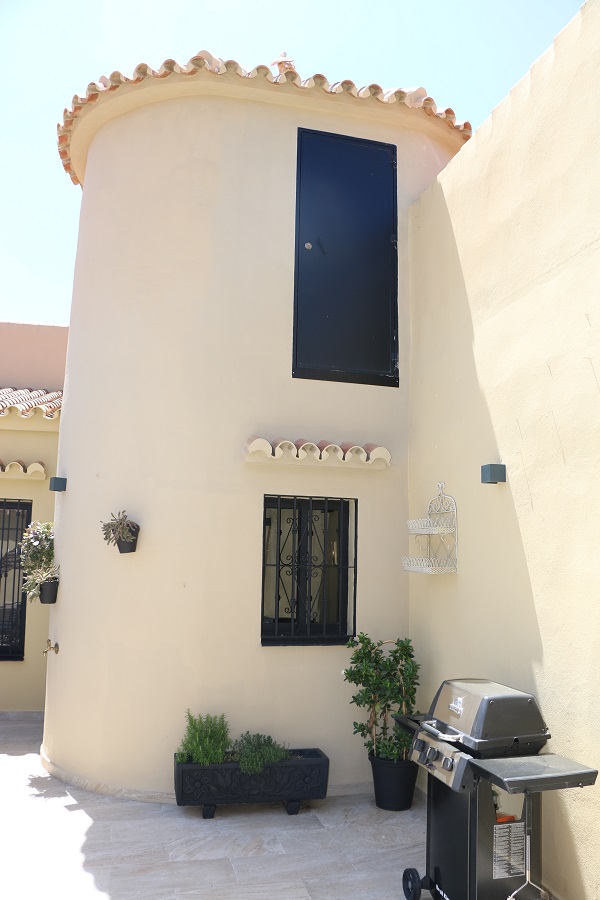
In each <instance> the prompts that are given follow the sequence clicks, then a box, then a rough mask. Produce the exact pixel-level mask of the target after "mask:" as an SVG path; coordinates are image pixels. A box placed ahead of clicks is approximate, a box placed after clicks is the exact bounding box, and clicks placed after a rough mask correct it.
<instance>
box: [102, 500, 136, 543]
mask: <svg viewBox="0 0 600 900" xmlns="http://www.w3.org/2000/svg"><path fill="white" fill-rule="evenodd" d="M100 524H101V525H102V537H103V538H104V540H105V541H106V543H107V544H108V545H109V547H110V545H111V544H114V545H115V546H116V547H118V549H119V553H135V551H136V548H137V541H138V535H139V533H140V526H139V525H138V524H137V522H134V521H133V520H132V519H130V518H129V516H128V515H127V513H126V512H125V510H123V511H122V512H118V513H117V515H116V516H115V514H114V513H111V514H110V519H109V521H108V522H101V523H100Z"/></svg>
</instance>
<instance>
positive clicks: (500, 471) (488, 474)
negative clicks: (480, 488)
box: [481, 463, 506, 484]
mask: <svg viewBox="0 0 600 900" xmlns="http://www.w3.org/2000/svg"><path fill="white" fill-rule="evenodd" d="M502 481H506V466H505V465H503V463H487V465H485V466H482V467H481V483H482V484H499V483H500V482H502Z"/></svg>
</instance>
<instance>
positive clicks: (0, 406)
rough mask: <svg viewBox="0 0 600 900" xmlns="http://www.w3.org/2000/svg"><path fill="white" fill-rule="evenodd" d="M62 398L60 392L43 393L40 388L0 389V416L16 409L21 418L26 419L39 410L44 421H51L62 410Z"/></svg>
mask: <svg viewBox="0 0 600 900" xmlns="http://www.w3.org/2000/svg"><path fill="white" fill-rule="evenodd" d="M62 396H63V392H62V391H44V390H42V389H41V388H40V389H39V390H30V389H29V388H10V387H8V388H0V416H5V415H7V414H8V413H9V412H10V410H11V409H16V410H18V411H19V413H20V414H21V416H22V417H23V418H28V417H29V416H31V415H32V414H33V413H34V412H35V410H36V409H40V410H42V412H43V415H44V418H45V419H53V418H54V417H55V416H56V415H57V414H58V413H59V412H60V410H61V408H62Z"/></svg>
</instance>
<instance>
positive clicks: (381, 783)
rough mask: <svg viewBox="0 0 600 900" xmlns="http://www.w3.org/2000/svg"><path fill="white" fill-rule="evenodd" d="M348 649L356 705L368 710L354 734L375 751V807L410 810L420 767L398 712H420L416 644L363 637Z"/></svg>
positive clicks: (348, 675) (371, 754)
mask: <svg viewBox="0 0 600 900" xmlns="http://www.w3.org/2000/svg"><path fill="white" fill-rule="evenodd" d="M347 646H348V648H350V649H351V650H352V656H351V658H350V665H349V666H348V668H347V669H344V672H343V675H344V679H345V680H346V681H348V682H349V683H350V684H354V685H356V686H357V687H358V688H359V690H358V691H357V692H356V694H354V696H353V697H352V700H351V701H350V702H351V703H354V704H355V705H356V706H360V707H361V708H364V709H366V710H367V721H366V722H354V734H360V735H361V737H362V738H363V739H364V744H365V747H366V748H367V750H368V752H369V760H370V762H371V768H372V771H373V786H374V789H375V803H376V805H377V806H379V807H380V808H381V809H392V810H401V809H409V808H410V806H411V805H412V801H413V794H414V790H415V782H416V778H417V771H418V767H417V764H416V763H414V762H411V761H410V760H409V758H408V753H409V749H410V743H411V738H410V735H409V734H407V732H406V731H404V730H403V729H402V728H400V726H399V725H397V724H396V722H395V721H394V719H393V713H396V712H398V711H400V712H401V713H402V714H403V715H409V714H410V713H412V712H413V711H414V704H415V694H416V690H417V685H418V684H419V664H418V663H417V662H416V661H415V658H414V653H413V648H412V644H411V641H410V639H409V638H397V639H396V640H395V641H381V640H380V641H374V640H373V639H372V638H370V637H369V636H368V635H366V634H363V633H361V634H359V635H358V637H357V638H352V639H351V640H350V641H349V642H348V644H347Z"/></svg>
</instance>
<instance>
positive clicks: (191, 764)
mask: <svg viewBox="0 0 600 900" xmlns="http://www.w3.org/2000/svg"><path fill="white" fill-rule="evenodd" d="M186 718H187V728H186V731H185V734H184V736H183V740H182V741H181V744H180V745H179V750H178V751H177V753H175V799H176V800H177V805H178V806H201V807H202V817H203V818H204V819H212V818H213V817H214V814H215V810H216V808H217V805H221V804H223V803H225V804H237V803H274V802H276V801H281V802H282V803H283V804H284V806H285V808H286V811H287V813H288V815H290V816H293V815H297V813H298V811H299V809H300V803H301V801H303V800H323V799H324V798H325V796H326V794H327V782H328V777H329V758H328V757H327V756H325V754H324V753H323V751H322V750H319V749H318V748H316V747H315V748H310V749H303V750H288V749H287V748H286V747H284V746H283V745H282V744H278V743H277V742H276V741H274V740H273V738H272V737H271V736H270V735H266V734H251V733H250V732H249V731H246V732H245V733H244V734H242V735H241V736H240V737H239V738H237V740H235V741H231V740H230V737H229V726H228V724H227V720H226V718H225V716H224V715H218V716H211V715H206V716H202V715H199V716H194V715H192V713H191V712H190V710H189V709H188V711H187V713H186Z"/></svg>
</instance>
